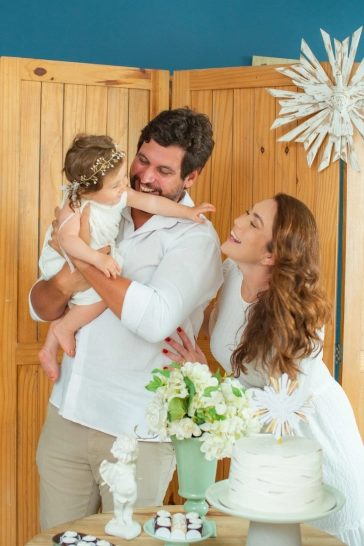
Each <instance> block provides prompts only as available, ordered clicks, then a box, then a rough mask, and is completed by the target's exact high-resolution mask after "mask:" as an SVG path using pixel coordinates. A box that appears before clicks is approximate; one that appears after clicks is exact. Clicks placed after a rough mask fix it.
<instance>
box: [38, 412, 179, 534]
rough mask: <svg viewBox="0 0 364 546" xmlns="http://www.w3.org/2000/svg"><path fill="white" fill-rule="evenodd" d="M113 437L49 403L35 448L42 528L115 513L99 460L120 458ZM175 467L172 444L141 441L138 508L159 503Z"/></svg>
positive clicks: (138, 470)
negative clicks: (113, 450)
mask: <svg viewBox="0 0 364 546" xmlns="http://www.w3.org/2000/svg"><path fill="white" fill-rule="evenodd" d="M114 441H115V436H110V435H109V434H105V433H103V432H99V431H97V430H93V429H91V428H88V427H85V426H83V425H80V424H78V423H74V422H72V421H69V420H67V419H64V418H63V417H61V416H60V415H58V409H57V408H56V407H55V406H53V405H52V404H49V405H48V409H47V418H46V421H45V423H44V425H43V429H42V433H41V436H40V439H39V444H38V450H37V465H38V471H39V475H40V525H41V529H42V531H45V530H46V529H49V528H50V527H54V526H55V525H59V524H61V523H65V522H68V521H71V520H73V519H77V518H83V517H85V516H90V515H92V514H96V513H97V512H98V511H99V508H100V506H101V505H102V510H103V512H109V511H113V500H112V495H111V493H110V492H109V487H108V486H107V485H102V481H103V480H102V478H101V476H100V473H99V467H100V463H101V461H103V460H104V459H107V460H109V461H111V462H116V459H115V458H114V457H113V455H112V454H111V453H110V449H111V446H112V445H113V443H114ZM174 469H175V458H174V452H173V446H172V443H171V442H164V443H159V442H139V457H138V461H137V487H138V498H137V501H136V503H135V507H137V506H161V505H162V504H163V499H164V496H165V494H166V491H167V488H168V485H169V482H170V481H171V479H172V476H173V472H174Z"/></svg>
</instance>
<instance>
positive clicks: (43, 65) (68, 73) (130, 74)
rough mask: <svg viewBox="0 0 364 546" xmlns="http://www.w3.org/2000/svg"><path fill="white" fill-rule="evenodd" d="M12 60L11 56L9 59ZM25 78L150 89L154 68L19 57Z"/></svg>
mask: <svg viewBox="0 0 364 546" xmlns="http://www.w3.org/2000/svg"><path fill="white" fill-rule="evenodd" d="M10 61H12V59H11V58H10ZM20 61H21V66H20V71H21V72H20V74H21V79H22V80H33V81H37V82H39V81H40V82H53V83H74V84H91V85H95V84H96V85H101V86H107V87H109V86H113V87H127V88H129V87H133V88H136V89H150V88H151V70H146V69H145V68H130V67H120V66H105V65H97V64H86V63H66V62H61V61H45V60H39V59H20Z"/></svg>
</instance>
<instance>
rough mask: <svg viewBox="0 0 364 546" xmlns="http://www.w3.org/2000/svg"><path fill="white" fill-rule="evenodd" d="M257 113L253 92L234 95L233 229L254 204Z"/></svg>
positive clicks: (241, 91)
mask: <svg viewBox="0 0 364 546" xmlns="http://www.w3.org/2000/svg"><path fill="white" fill-rule="evenodd" d="M254 109H255V93H254V90H253V89H238V90H236V91H234V121H233V172H232V188H231V193H232V203H231V210H232V218H231V220H232V222H231V226H232V223H233V221H234V219H235V218H237V217H238V216H240V215H241V214H244V213H245V211H246V210H248V209H250V207H251V206H252V204H253V176H254V165H253V157H254V155H253V149H254Z"/></svg>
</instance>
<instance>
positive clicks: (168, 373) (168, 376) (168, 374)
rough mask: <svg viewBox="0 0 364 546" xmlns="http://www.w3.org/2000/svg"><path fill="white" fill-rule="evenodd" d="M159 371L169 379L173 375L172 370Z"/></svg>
mask: <svg viewBox="0 0 364 546" xmlns="http://www.w3.org/2000/svg"><path fill="white" fill-rule="evenodd" d="M159 373H160V374H161V375H164V377H167V379H169V378H170V377H171V372H170V371H169V370H160V372H159Z"/></svg>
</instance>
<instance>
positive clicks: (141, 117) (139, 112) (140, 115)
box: [128, 89, 150, 163]
mask: <svg viewBox="0 0 364 546" xmlns="http://www.w3.org/2000/svg"><path fill="white" fill-rule="evenodd" d="M149 108H150V96H149V92H148V91H140V90H138V89H130V91H129V133H128V157H129V160H130V163H131V162H132V161H133V159H134V156H135V153H136V150H137V144H138V141H139V137H140V131H141V129H142V128H143V127H144V126H145V125H146V124H147V123H148V121H149V119H150V117H149Z"/></svg>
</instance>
